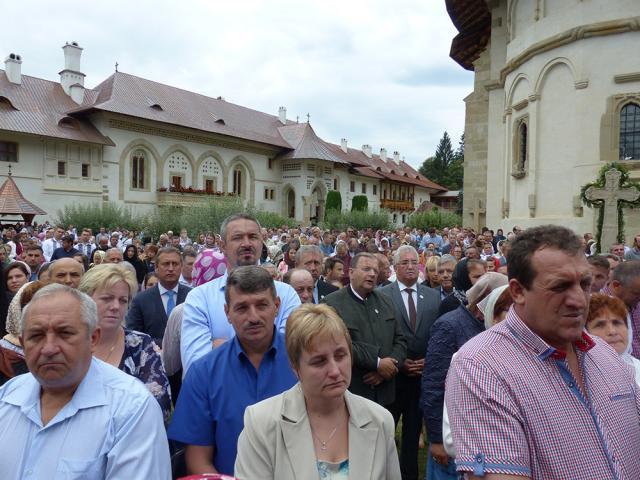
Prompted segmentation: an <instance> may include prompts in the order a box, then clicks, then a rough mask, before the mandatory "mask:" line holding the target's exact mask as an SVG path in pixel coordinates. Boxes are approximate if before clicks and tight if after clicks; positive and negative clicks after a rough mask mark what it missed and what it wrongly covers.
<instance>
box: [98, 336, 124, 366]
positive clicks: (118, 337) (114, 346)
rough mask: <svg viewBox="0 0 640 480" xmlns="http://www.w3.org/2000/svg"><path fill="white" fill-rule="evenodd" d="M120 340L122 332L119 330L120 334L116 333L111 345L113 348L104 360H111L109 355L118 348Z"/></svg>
mask: <svg viewBox="0 0 640 480" xmlns="http://www.w3.org/2000/svg"><path fill="white" fill-rule="evenodd" d="M118 340H120V332H118V335H116V339H115V341H114V342H113V345H111V349H110V350H109V353H108V354H107V356H106V358H105V359H104V360H102V361H103V362H105V363H107V361H108V360H109V357H110V356H111V354H112V353H113V351H114V350H115V348H116V345H117V344H118Z"/></svg>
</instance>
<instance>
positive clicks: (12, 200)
mask: <svg viewBox="0 0 640 480" xmlns="http://www.w3.org/2000/svg"><path fill="white" fill-rule="evenodd" d="M0 214H1V215H46V214H47V212H45V211H44V210H42V209H41V208H40V207H37V206H36V205H34V204H33V203H31V202H30V201H29V200H27V199H26V198H24V197H23V196H22V193H21V192H20V189H19V188H18V186H17V185H16V182H14V181H13V178H12V177H11V175H9V176H8V177H7V179H6V180H5V181H4V183H3V184H2V186H1V187H0Z"/></svg>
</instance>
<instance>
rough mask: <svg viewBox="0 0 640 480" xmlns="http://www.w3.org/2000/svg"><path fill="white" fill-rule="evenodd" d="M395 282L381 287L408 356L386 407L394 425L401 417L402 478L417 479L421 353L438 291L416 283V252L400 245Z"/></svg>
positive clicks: (435, 312)
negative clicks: (394, 398)
mask: <svg viewBox="0 0 640 480" xmlns="http://www.w3.org/2000/svg"><path fill="white" fill-rule="evenodd" d="M393 265H394V267H395V271H396V281H395V282H393V283H391V284H390V285H387V286H385V287H382V288H380V289H379V290H377V291H379V292H380V293H383V294H385V295H387V296H388V297H389V298H390V299H391V301H392V302H393V306H394V308H395V316H396V321H397V322H398V324H399V325H400V327H401V328H402V333H403V334H404V336H405V338H406V340H407V359H406V360H405V361H404V363H403V364H402V365H399V369H400V372H399V373H398V376H397V377H396V400H395V402H393V404H392V405H391V406H390V407H389V410H390V411H391V413H392V415H393V419H394V420H395V423H396V425H397V424H398V422H399V421H400V417H402V447H401V450H400V471H401V472H402V480H417V479H418V441H419V438H420V429H421V427H422V413H421V411H420V393H421V388H420V384H421V379H422V369H423V368H424V354H425V351H426V348H427V344H428V343H429V332H430V331H431V326H432V325H433V323H434V322H435V321H436V319H437V318H438V310H439V308H440V294H439V292H438V291H437V290H434V289H432V288H429V287H427V286H425V285H421V284H420V282H418V273H419V270H418V252H416V249H415V248H413V247H412V246H410V245H402V246H401V247H400V248H398V250H397V251H396V252H395V254H394V255H393Z"/></svg>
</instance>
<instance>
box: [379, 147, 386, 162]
mask: <svg viewBox="0 0 640 480" xmlns="http://www.w3.org/2000/svg"><path fill="white" fill-rule="evenodd" d="M380 160H382V161H383V162H386V161H387V149H386V148H381V149H380Z"/></svg>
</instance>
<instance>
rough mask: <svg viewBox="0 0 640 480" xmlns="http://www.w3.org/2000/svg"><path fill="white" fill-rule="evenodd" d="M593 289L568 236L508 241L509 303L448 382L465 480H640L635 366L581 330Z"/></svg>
mask: <svg viewBox="0 0 640 480" xmlns="http://www.w3.org/2000/svg"><path fill="white" fill-rule="evenodd" d="M590 289H591V272H590V268H589V264H588V263H587V260H586V258H585V256H584V254H583V251H582V246H581V242H580V238H579V237H578V236H577V235H575V234H574V233H573V232H571V231H570V230H568V229H566V228H564V227H557V226H542V227H536V228H532V229H529V230H527V231H525V232H523V233H522V234H520V235H519V236H518V237H517V239H516V240H514V242H513V246H512V249H511V251H510V254H509V290H510V292H511V295H512V297H513V300H514V305H513V307H512V308H511V310H510V311H509V313H508V315H507V318H506V320H504V321H503V322H502V323H500V324H499V325H497V326H496V327H494V328H492V329H490V330H488V331H487V332H484V333H481V334H480V335H478V336H476V337H474V338H473V339H471V340H470V341H469V342H468V343H467V344H466V345H465V346H464V347H462V349H460V350H459V352H458V355H457V356H456V358H455V359H454V361H453V362H452V364H451V368H450V370H449V376H448V378H447V386H446V403H447V408H448V410H449V417H450V421H451V427H452V433H453V440H454V443H455V447H456V451H457V457H456V466H457V470H458V471H459V472H465V473H466V475H467V478H470V479H477V478H484V479H490V480H506V479H523V478H524V479H527V478H529V479H533V480H555V479H557V480H565V479H578V478H579V479H582V480H585V479H588V480H602V479H616V480H635V479H638V478H640V455H638V452H639V451H640V392H639V390H638V387H637V385H636V383H635V381H634V377H633V372H632V371H631V370H632V369H631V367H629V366H628V365H627V364H625V363H624V361H622V360H621V359H620V358H619V356H618V354H617V353H616V352H615V351H613V350H612V349H611V348H610V347H609V346H608V345H607V344H606V343H604V342H603V341H601V340H600V339H597V338H594V337H590V336H589V335H588V334H587V333H586V332H585V331H584V324H585V320H586V316H587V313H588V309H589V298H590Z"/></svg>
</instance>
